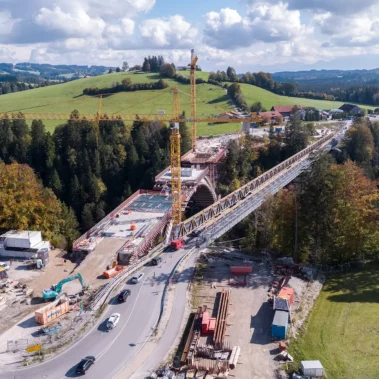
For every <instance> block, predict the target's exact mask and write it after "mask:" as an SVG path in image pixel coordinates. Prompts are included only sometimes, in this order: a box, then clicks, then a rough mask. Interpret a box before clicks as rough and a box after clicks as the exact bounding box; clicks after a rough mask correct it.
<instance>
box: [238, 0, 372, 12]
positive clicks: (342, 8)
mask: <svg viewBox="0 0 379 379" xmlns="http://www.w3.org/2000/svg"><path fill="white" fill-rule="evenodd" d="M244 1H245V2H246V3H247V4H248V5H249V6H253V7H254V6H256V5H257V4H262V3H271V4H277V0H263V1H262V0H244ZM286 3H287V4H288V6H289V9H295V10H301V9H310V10H315V11H325V12H332V13H336V14H344V15H346V14H357V13H360V12H362V11H365V10H367V8H370V7H372V6H374V5H376V4H377V3H378V0H360V1H359V2H357V0H339V1H338V0H287V1H286Z"/></svg>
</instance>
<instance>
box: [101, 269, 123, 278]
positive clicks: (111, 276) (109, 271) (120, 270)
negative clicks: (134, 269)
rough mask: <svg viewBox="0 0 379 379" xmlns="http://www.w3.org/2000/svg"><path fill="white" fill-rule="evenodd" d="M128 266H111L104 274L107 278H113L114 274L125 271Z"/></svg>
mask: <svg viewBox="0 0 379 379" xmlns="http://www.w3.org/2000/svg"><path fill="white" fill-rule="evenodd" d="M127 267H128V266H116V267H113V268H111V269H110V270H107V271H104V272H103V276H104V277H106V278H113V277H114V276H116V275H118V274H120V273H121V272H123V271H124V270H125V269H126V268H127Z"/></svg>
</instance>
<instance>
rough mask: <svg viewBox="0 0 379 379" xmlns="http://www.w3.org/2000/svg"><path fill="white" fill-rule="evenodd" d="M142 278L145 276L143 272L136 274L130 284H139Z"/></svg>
mask: <svg viewBox="0 0 379 379" xmlns="http://www.w3.org/2000/svg"><path fill="white" fill-rule="evenodd" d="M144 276H145V274H144V273H143V272H137V273H136V274H135V275H134V276H133V278H132V283H134V284H137V283H139V282H140V281H141V279H142V278H143V277H144Z"/></svg>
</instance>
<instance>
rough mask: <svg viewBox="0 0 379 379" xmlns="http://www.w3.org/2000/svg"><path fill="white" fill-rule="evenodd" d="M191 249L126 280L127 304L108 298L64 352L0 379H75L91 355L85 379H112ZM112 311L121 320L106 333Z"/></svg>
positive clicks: (150, 326)
mask: <svg viewBox="0 0 379 379" xmlns="http://www.w3.org/2000/svg"><path fill="white" fill-rule="evenodd" d="M192 247H193V243H191V242H190V243H189V244H187V245H186V246H185V247H184V248H183V249H181V250H178V251H176V252H173V253H163V255H162V257H163V260H162V263H161V264H160V265H159V266H146V267H144V268H143V269H141V271H143V272H144V273H145V276H144V277H143V279H142V281H141V282H140V283H138V284H129V283H128V281H127V283H126V284H125V286H124V288H129V289H130V290H131V295H130V296H129V298H128V299H127V301H126V302H125V303H121V304H119V303H118V302H117V299H112V300H111V302H110V306H109V307H108V309H107V311H106V313H105V314H104V315H103V317H101V319H100V320H99V322H98V324H96V326H95V328H94V329H92V330H91V331H90V332H89V333H88V334H86V335H85V336H84V337H82V338H81V339H79V340H78V341H77V342H76V343H75V344H74V345H72V346H71V347H69V348H68V349H67V350H66V351H64V352H63V353H61V354H58V355H57V356H56V357H54V358H52V359H49V360H46V361H45V362H43V363H41V364H39V365H36V366H31V367H28V368H23V369H19V370H14V371H9V372H4V371H3V372H1V373H0V378H1V379H3V378H4V379H40V378H41V379H42V378H45V379H46V378H47V379H63V378H75V377H77V375H76V374H75V368H76V366H77V364H78V363H79V362H80V360H81V359H82V358H84V357H85V356H87V355H92V356H95V357H96V363H95V365H93V366H92V367H91V368H90V369H89V371H88V372H87V374H86V376H85V377H86V378H88V379H91V378H93V379H98V378H103V379H108V378H113V377H114V376H115V375H116V374H117V373H118V372H120V371H121V370H122V369H123V368H124V367H125V366H127V365H128V364H129V363H130V362H131V361H132V360H133V358H134V357H135V355H136V354H138V352H139V351H140V350H141V349H142V347H143V346H144V344H145V343H146V341H147V340H148V338H149V337H150V335H151V333H152V332H153V330H154V327H155V325H156V322H157V320H158V317H159V313H160V308H161V299H162V293H163V289H164V286H165V283H166V281H167V278H168V277H169V275H170V273H171V272H172V270H173V268H174V267H175V265H176V264H177V262H178V261H179V260H180V258H181V257H182V256H183V255H184V254H185V253H186V252H187V251H188V250H189V249H191V248H192ZM154 274H155V279H154V278H153V276H154ZM152 283H154V286H153V285H152ZM116 296H117V295H116ZM183 311H184V307H183ZM115 312H117V313H120V314H121V319H120V321H119V323H118V324H117V327H116V328H115V329H114V330H111V331H110V332H106V331H105V324H106V320H107V319H108V317H109V316H110V315H111V314H112V313H115ZM158 363H159V362H158Z"/></svg>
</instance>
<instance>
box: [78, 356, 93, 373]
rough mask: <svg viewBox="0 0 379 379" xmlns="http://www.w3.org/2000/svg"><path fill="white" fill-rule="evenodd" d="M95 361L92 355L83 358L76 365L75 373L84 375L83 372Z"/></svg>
mask: <svg viewBox="0 0 379 379" xmlns="http://www.w3.org/2000/svg"><path fill="white" fill-rule="evenodd" d="M95 361H96V358H95V357H92V356H91V357H85V358H83V359H82V360H81V361H80V363H79V364H78V366H77V367H76V373H77V374H79V375H85V373H86V372H87V371H88V369H89V368H90V367H91V366H92V365H93V364H94V363H95Z"/></svg>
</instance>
